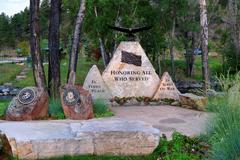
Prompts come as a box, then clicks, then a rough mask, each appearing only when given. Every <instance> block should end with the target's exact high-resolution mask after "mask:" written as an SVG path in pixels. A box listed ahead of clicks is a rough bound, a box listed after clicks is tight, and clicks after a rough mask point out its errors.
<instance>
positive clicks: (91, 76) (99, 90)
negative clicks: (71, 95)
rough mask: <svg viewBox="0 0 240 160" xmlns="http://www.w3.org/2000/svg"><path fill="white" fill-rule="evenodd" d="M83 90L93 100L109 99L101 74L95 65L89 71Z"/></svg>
mask: <svg viewBox="0 0 240 160" xmlns="http://www.w3.org/2000/svg"><path fill="white" fill-rule="evenodd" d="M83 88H84V89H86V90H88V91H89V92H90V93H91V95H92V98H93V99H95V100H96V99H106V100H107V99H110V98H111V97H112V96H111V92H110V90H109V89H108V87H107V86H106V84H105V82H104V81H103V79H102V76H101V73H100V71H99V69H98V68H97V66H96V65H93V66H92V68H91V69H90V70H89V72H88V74H87V76H86V78H85V81H84V84H83Z"/></svg>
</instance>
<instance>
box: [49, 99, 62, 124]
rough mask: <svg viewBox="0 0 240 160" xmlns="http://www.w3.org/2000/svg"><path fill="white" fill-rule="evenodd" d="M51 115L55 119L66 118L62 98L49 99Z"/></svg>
mask: <svg viewBox="0 0 240 160" xmlns="http://www.w3.org/2000/svg"><path fill="white" fill-rule="evenodd" d="M48 113H49V116H50V117H51V118H54V119H65V115H64V113H63V109H62V104H61V100H60V99H57V100H54V99H50V100H49V109H48Z"/></svg>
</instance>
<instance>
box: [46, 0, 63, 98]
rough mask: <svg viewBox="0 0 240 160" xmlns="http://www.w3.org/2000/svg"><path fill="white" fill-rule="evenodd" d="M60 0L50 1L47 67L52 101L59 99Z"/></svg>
mask: <svg viewBox="0 0 240 160" xmlns="http://www.w3.org/2000/svg"><path fill="white" fill-rule="evenodd" d="M60 7H61V0H54V1H51V14H50V25H49V36H48V48H49V67H48V90H49V95H50V96H51V97H53V98H54V99H57V98H59V95H60V93H59V87H60V83H61V82H60V52H59V25H60Z"/></svg>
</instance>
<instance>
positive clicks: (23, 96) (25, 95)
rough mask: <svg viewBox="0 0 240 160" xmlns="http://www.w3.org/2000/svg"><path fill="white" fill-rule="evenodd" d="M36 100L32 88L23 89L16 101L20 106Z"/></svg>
mask: <svg viewBox="0 0 240 160" xmlns="http://www.w3.org/2000/svg"><path fill="white" fill-rule="evenodd" d="M35 98H36V94H35V91H34V90H33V89H32V88H23V89H22V90H21V91H20V92H19V94H18V100H19V102H20V103H22V104H25V105H27V104H30V103H32V102H33V101H34V100H35Z"/></svg>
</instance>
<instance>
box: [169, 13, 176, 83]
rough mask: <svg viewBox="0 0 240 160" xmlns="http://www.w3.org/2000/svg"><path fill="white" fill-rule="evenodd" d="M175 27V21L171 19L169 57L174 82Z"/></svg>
mask: <svg viewBox="0 0 240 160" xmlns="http://www.w3.org/2000/svg"><path fill="white" fill-rule="evenodd" d="M175 25H176V19H175V18H173V24H172V31H171V45H170V56H171V72H172V79H173V80H175V64H174V52H173V48H174V44H173V41H174V35H175Z"/></svg>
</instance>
